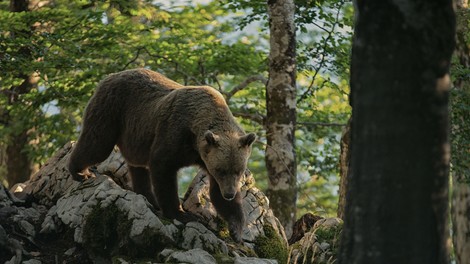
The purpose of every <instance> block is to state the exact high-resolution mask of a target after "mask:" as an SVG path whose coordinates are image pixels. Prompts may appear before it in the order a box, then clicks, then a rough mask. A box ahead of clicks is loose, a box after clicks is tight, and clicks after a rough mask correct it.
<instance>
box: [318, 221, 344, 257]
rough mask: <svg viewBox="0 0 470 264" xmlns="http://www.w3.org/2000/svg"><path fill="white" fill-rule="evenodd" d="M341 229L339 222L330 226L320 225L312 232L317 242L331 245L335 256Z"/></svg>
mask: <svg viewBox="0 0 470 264" xmlns="http://www.w3.org/2000/svg"><path fill="white" fill-rule="evenodd" d="M342 231H343V225H342V224H339V225H336V226H332V227H322V226H320V227H319V228H317V229H316V230H315V231H314V233H315V236H316V238H317V242H319V243H322V242H326V243H328V244H330V246H331V252H332V253H333V255H334V256H335V258H336V256H337V253H338V249H339V240H340V238H341V232H342Z"/></svg>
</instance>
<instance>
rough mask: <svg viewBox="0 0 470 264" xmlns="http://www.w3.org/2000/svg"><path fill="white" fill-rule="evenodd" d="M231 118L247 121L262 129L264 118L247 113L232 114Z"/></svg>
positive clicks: (257, 114) (256, 114) (260, 115)
mask: <svg viewBox="0 0 470 264" xmlns="http://www.w3.org/2000/svg"><path fill="white" fill-rule="evenodd" d="M232 114H233V116H236V117H242V118H246V119H249V120H251V121H253V122H256V123H258V124H260V125H262V126H263V127H264V125H265V121H266V116H264V115H262V114H259V113H247V112H233V113H232Z"/></svg>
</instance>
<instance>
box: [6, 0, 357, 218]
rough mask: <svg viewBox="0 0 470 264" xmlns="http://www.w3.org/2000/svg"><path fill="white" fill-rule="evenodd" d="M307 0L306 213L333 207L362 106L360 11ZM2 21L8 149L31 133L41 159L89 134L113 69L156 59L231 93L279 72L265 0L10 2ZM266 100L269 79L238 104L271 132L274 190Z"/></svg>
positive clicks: (161, 67) (156, 66) (302, 111)
mask: <svg viewBox="0 0 470 264" xmlns="http://www.w3.org/2000/svg"><path fill="white" fill-rule="evenodd" d="M296 4H297V15H296V22H297V26H298V37H297V39H298V47H297V51H298V58H297V61H298V73H299V78H298V80H297V86H298V128H297V132H296V135H297V140H296V144H297V157H298V164H299V166H298V173H299V185H298V186H299V191H300V193H299V207H300V208H301V211H300V213H302V212H304V210H305V211H315V212H317V213H318V212H321V213H322V214H325V215H333V214H334V213H335V210H336V209H335V208H336V182H337V179H338V178H337V175H338V167H337V164H338V156H339V137H340V134H341V130H342V126H341V125H342V124H345V123H346V121H347V119H348V116H349V112H350V110H349V106H348V104H347V94H348V92H349V91H348V84H347V81H346V80H347V79H348V75H349V71H348V67H347V66H348V63H349V50H350V44H349V41H350V37H351V36H350V35H351V34H350V26H351V21H352V7H351V4H350V3H348V2H346V1H339V0H322V1H310V0H309V1H303V0H302V1H301V0H298V1H296ZM0 19H1V20H2V21H8V23H0V54H1V55H0V70H1V71H2V76H0V83H1V86H0V91H1V92H0V146H6V145H7V144H8V142H9V138H10V137H11V135H14V134H18V133H20V132H22V131H28V135H29V140H30V144H29V145H28V146H27V149H25V151H27V153H28V154H29V156H30V157H31V159H32V161H33V162H35V163H38V164H42V163H44V161H45V160H46V159H47V158H48V157H50V156H51V155H52V154H53V153H54V152H55V151H57V149H58V148H60V147H62V146H63V145H64V144H65V143H66V142H67V141H69V140H74V139H76V138H77V136H78V131H79V129H80V126H81V116H82V113H83V109H84V107H85V105H86V102H87V101H88V99H89V98H90V96H91V95H92V93H93V91H94V89H95V87H96V85H97V83H98V82H99V80H101V79H102V78H103V77H104V76H105V75H107V74H109V73H112V72H116V71H120V70H124V69H129V68H135V67H148V68H151V69H153V70H157V71H159V72H161V73H163V74H165V75H167V76H168V77H169V78H172V79H174V80H176V81H178V82H181V83H184V84H188V85H197V84H208V85H211V86H214V87H216V88H217V89H219V90H220V91H221V92H222V93H223V94H225V95H227V96H228V95H229V94H230V92H231V91H232V89H233V88H234V87H236V86H237V85H239V84H240V83H242V82H243V81H245V80H246V79H247V78H248V77H250V76H258V75H261V76H263V77H264V78H267V65H268V63H267V56H268V49H269V47H268V46H267V43H268V42H267V39H268V37H269V36H268V33H267V20H266V2H265V1H244V0H240V1H211V2H209V3H208V4H204V5H201V4H193V3H190V2H188V3H186V4H184V5H179V6H176V5H173V6H171V7H165V6H163V5H158V4H156V2H155V1H136V0H132V1H123V0H106V1H98V2H97V1H92V2H87V1H79V0H72V1H66V0H57V1H54V4H53V5H52V4H46V5H45V6H42V7H37V8H35V9H34V10H32V11H31V12H22V13H11V12H9V11H8V5H7V3H6V2H0ZM244 27H245V30H244V31H241V29H242V28H244ZM30 75H35V76H36V80H37V82H36V83H35V85H34V87H33V88H32V89H31V90H30V91H27V92H24V93H20V92H18V90H17V87H18V86H19V85H21V83H22V82H24V77H25V76H30ZM12 93H14V94H15V96H17V99H16V100H14V101H11V100H10V97H9V95H10V94H12ZM227 98H228V97H227ZM265 98H266V96H265V84H264V83H263V82H262V81H255V82H252V83H249V84H248V85H247V86H246V87H245V88H243V89H242V90H240V91H238V92H236V93H235V94H234V95H233V96H231V97H230V98H229V100H228V103H229V106H230V108H231V109H232V111H233V113H234V114H235V115H236V116H237V117H238V120H239V121H240V122H241V123H242V125H243V126H244V128H245V129H246V130H247V131H253V132H256V133H257V135H258V136H259V140H258V141H257V142H256V143H255V144H254V149H253V154H252V159H251V162H250V165H249V167H250V169H251V170H252V172H253V174H254V175H255V177H256V181H257V185H258V186H259V187H260V188H261V189H264V188H266V187H267V178H266V176H267V175H266V170H265V163H264V148H265V142H266V139H265V130H264V127H263V124H262V120H263V118H264V117H265V115H266V102H265ZM330 123H333V125H330ZM0 171H1V169H0ZM183 176H184V175H183ZM0 177H1V176H0ZM181 178H183V179H185V180H186V181H189V180H190V177H181ZM186 184H187V183H186ZM184 190H185V188H181V191H184Z"/></svg>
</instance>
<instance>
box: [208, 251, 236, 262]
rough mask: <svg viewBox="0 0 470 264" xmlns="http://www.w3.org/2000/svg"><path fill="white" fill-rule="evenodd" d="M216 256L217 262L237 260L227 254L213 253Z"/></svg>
mask: <svg viewBox="0 0 470 264" xmlns="http://www.w3.org/2000/svg"><path fill="white" fill-rule="evenodd" d="M212 256H213V257H214V258H215V262H216V263H217V264H233V263H234V262H235V260H234V259H233V258H231V257H229V256H227V255H225V254H220V253H219V254H215V255H212Z"/></svg>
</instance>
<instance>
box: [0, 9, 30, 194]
mask: <svg viewBox="0 0 470 264" xmlns="http://www.w3.org/2000/svg"><path fill="white" fill-rule="evenodd" d="M28 5H29V1H28V0H10V12H27V11H29V7H28ZM16 33H17V32H11V37H12V38H14V37H15V34H16ZM21 33H22V34H27V35H31V32H29V31H27V32H21ZM20 53H21V54H22V55H24V57H25V58H27V57H31V52H30V50H29V48H27V47H21V48H20ZM18 77H19V78H21V79H23V80H24V81H23V83H21V84H20V85H18V86H14V87H11V88H10V89H8V90H6V92H5V93H4V94H5V96H7V97H8V103H9V104H10V105H12V104H16V103H18V102H17V101H18V97H19V95H20V94H24V93H28V92H29V91H30V90H31V89H32V88H33V87H34V86H35V85H36V82H37V79H36V78H34V76H32V75H31V73H21V74H20V76H18ZM2 112H4V114H3V115H2V120H1V121H2V123H5V124H7V125H11V124H12V123H14V122H15V120H14V118H12V117H11V116H10V114H9V112H8V110H6V109H4V110H3V111H2ZM27 144H28V132H27V130H26V129H25V130H23V131H19V132H18V131H13V132H12V133H11V134H10V136H9V139H8V144H7V146H6V151H5V154H6V159H5V160H6V167H7V171H6V173H7V177H6V178H7V181H8V184H9V185H10V186H13V185H14V184H16V183H19V182H24V181H26V180H28V179H29V177H30V176H31V161H30V159H29V157H28V155H27V153H26V152H25V147H26V146H27Z"/></svg>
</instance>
